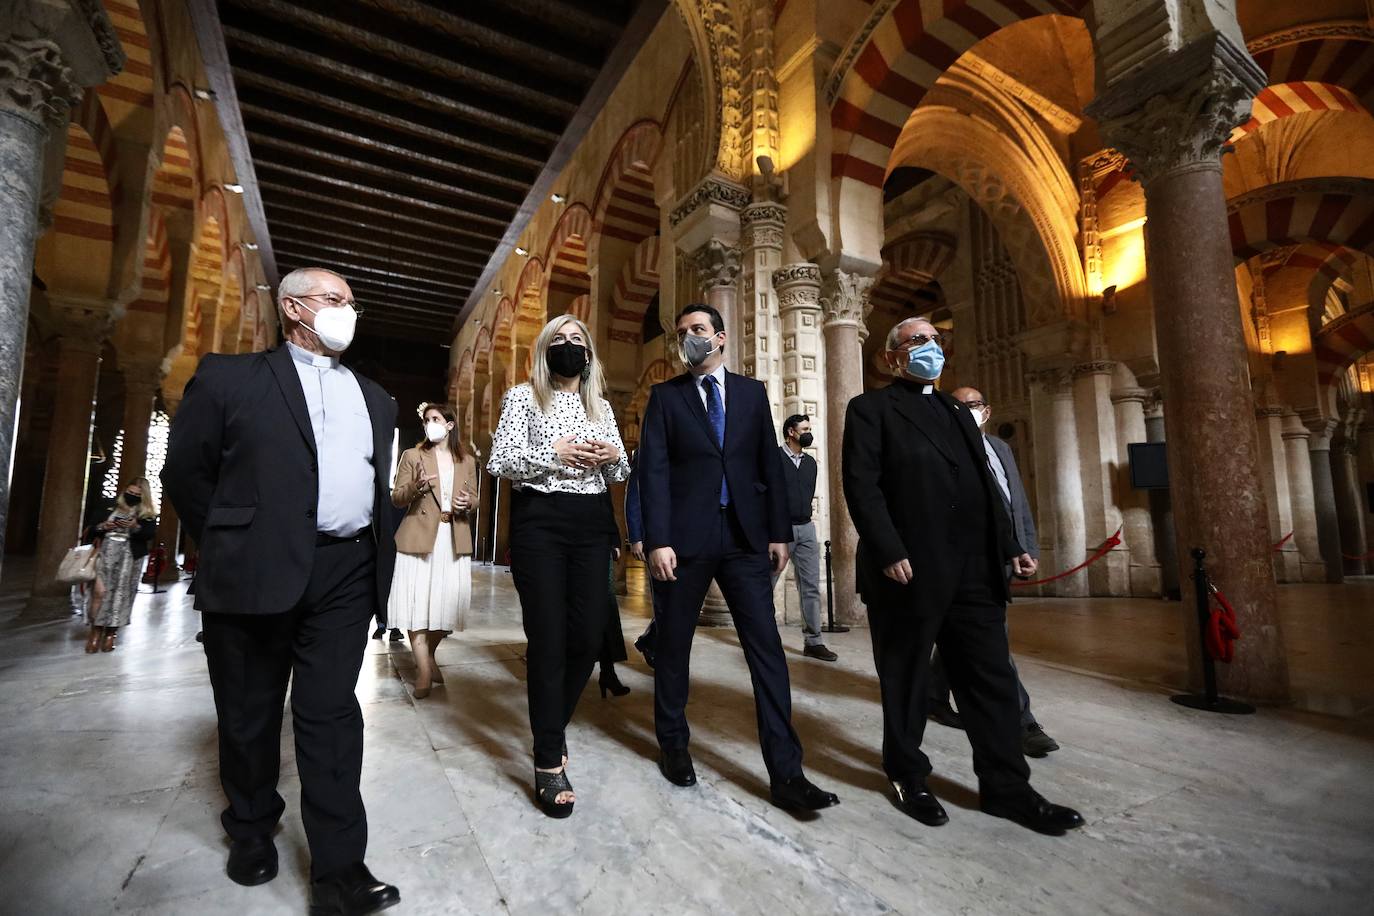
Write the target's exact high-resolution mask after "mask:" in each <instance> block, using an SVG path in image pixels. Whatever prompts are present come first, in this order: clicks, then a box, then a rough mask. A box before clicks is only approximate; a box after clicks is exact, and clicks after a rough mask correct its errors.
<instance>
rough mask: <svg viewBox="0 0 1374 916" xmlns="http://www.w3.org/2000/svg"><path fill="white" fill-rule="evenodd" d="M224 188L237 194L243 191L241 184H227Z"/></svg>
mask: <svg viewBox="0 0 1374 916" xmlns="http://www.w3.org/2000/svg"><path fill="white" fill-rule="evenodd" d="M224 190H226V191H233V192H234V193H235V194H242V193H243V185H241V184H227V185H225V186H224Z"/></svg>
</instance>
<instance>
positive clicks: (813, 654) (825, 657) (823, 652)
mask: <svg viewBox="0 0 1374 916" xmlns="http://www.w3.org/2000/svg"><path fill="white" fill-rule="evenodd" d="M802 655H805V656H806V657H807V658H819V659H820V660H821V661H823V662H833V661H834V660H835V659H837V658H839V656H838V655H836V654H835V653H834V652H831V651H830V650H829V649H827V648H826V647H825V646H824V645H820V646H807V647H806V648H804V649H802Z"/></svg>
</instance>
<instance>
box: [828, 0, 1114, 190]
mask: <svg viewBox="0 0 1374 916" xmlns="http://www.w3.org/2000/svg"><path fill="white" fill-rule="evenodd" d="M1087 5H1088V0H900V2H898V3H897V4H896V5H895V6H893V7H892V9H891V10H889V11H888V13H887V14H886V15H884V16H883V18H882V19H881V20H880V21H879V22H878V24H877V26H876V27H875V28H874V29H873V31H872V33H871V34H870V35H869V36H868V38H867V39H866V40H865V42H864V44H863V46H862V48H861V49H860V50H859V52H858V53H857V54H856V55H855V56H854V57H853V58H852V61H853V62H852V64H851V65H850V66H849V70H848V72H846V73H845V74H844V76H843V77H842V78H841V81H840V84H839V89H838V92H837V94H836V96H835V99H834V100H833V102H832V103H831V107H830V123H831V128H832V137H833V153H832V154H831V176H832V177H833V178H835V179H837V180H841V181H844V180H850V181H854V182H858V183H860V184H864V185H869V186H871V187H875V188H876V187H881V186H882V184H883V181H884V179H885V178H886V176H887V167H888V160H889V158H890V157H891V153H892V148H893V146H894V145H896V143H897V138H898V137H899V136H900V135H901V132H902V127H903V126H904V125H905V124H906V121H907V118H908V117H909V116H910V115H911V112H912V110H913V109H915V108H916V106H917V105H919V104H920V103H921V100H922V99H923V98H925V94H926V93H927V92H929V91H930V88H931V87H932V86H934V85H935V81H936V80H937V79H939V78H940V76H941V75H943V74H944V72H945V71H946V70H947V69H949V67H950V66H951V65H953V64H954V62H955V61H957V60H958V59H959V57H960V56H961V55H962V54H963V53H964V52H965V51H967V50H969V49H970V48H972V47H973V46H974V45H975V44H977V43H978V42H979V41H982V40H983V39H984V38H987V37H988V36H989V35H992V34H993V33H994V32H996V31H998V30H999V29H1001V28H1004V27H1006V26H1009V25H1013V24H1015V23H1017V22H1022V21H1024V20H1027V19H1033V18H1035V17H1037V16H1044V15H1053V14H1060V15H1067V16H1074V17H1078V16H1079V15H1080V13H1081V11H1082V10H1083V8H1084V7H1086V6H1087Z"/></svg>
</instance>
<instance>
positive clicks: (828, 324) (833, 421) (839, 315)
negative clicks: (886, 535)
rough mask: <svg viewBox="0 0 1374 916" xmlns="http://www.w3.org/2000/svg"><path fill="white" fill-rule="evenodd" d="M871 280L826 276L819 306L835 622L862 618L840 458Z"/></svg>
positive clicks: (859, 390) (856, 384)
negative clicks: (831, 502)
mask: <svg viewBox="0 0 1374 916" xmlns="http://www.w3.org/2000/svg"><path fill="white" fill-rule="evenodd" d="M872 286H873V278H872V277H868V276H862V275H859V274H853V273H849V272H848V271H845V270H839V269H836V270H834V271H831V273H830V275H829V276H827V277H825V279H824V284H823V286H822V288H821V296H820V303H821V308H822V309H823V310H824V312H825V325H824V334H825V415H826V418H827V422H826V424H825V445H826V449H825V451H826V456H825V457H826V470H827V474H826V477H827V480H828V482H829V485H830V493H831V494H832V496H833V497H834V500H835V502H834V505H833V506H832V508H831V512H830V550H831V555H832V559H833V575H834V577H835V620H836V621H837V622H839V623H858V622H861V621H862V620H864V619H865V618H864V607H863V603H862V602H861V601H860V600H859V595H858V591H857V590H856V589H855V587H854V583H855V566H854V554H855V551H856V550H857V549H858V546H859V535H858V532H856V531H855V530H854V522H853V520H851V519H850V517H849V512H848V510H847V509H846V510H845V511H841V510H840V507H839V503H840V501H841V500H842V499H843V494H844V478H843V477H842V475H841V462H840V454H841V452H842V450H843V446H844V417H845V411H846V410H847V408H848V407H849V402H850V400H851V399H853V398H854V397H855V396H857V395H860V394H863V390H864V365H863V359H864V358H863V343H862V341H861V338H860V335H859V332H860V331H861V330H862V329H863V326H864V319H865V318H866V317H867V315H868V310H869V308H870V306H869V303H868V292H869V290H870V289H871V288H872Z"/></svg>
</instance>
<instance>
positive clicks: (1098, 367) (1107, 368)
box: [1069, 359, 1116, 379]
mask: <svg viewBox="0 0 1374 916" xmlns="http://www.w3.org/2000/svg"><path fill="white" fill-rule="evenodd" d="M1115 371H1116V363H1114V362H1112V361H1111V360H1107V359H1099V360H1092V361H1090V362H1086V363H1078V364H1077V365H1075V366H1074V367H1073V368H1072V369H1070V370H1069V373H1070V374H1071V375H1072V376H1073V377H1074V378H1075V379H1078V378H1082V377H1083V376H1085V375H1111V374H1112V373H1113V372H1115Z"/></svg>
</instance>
